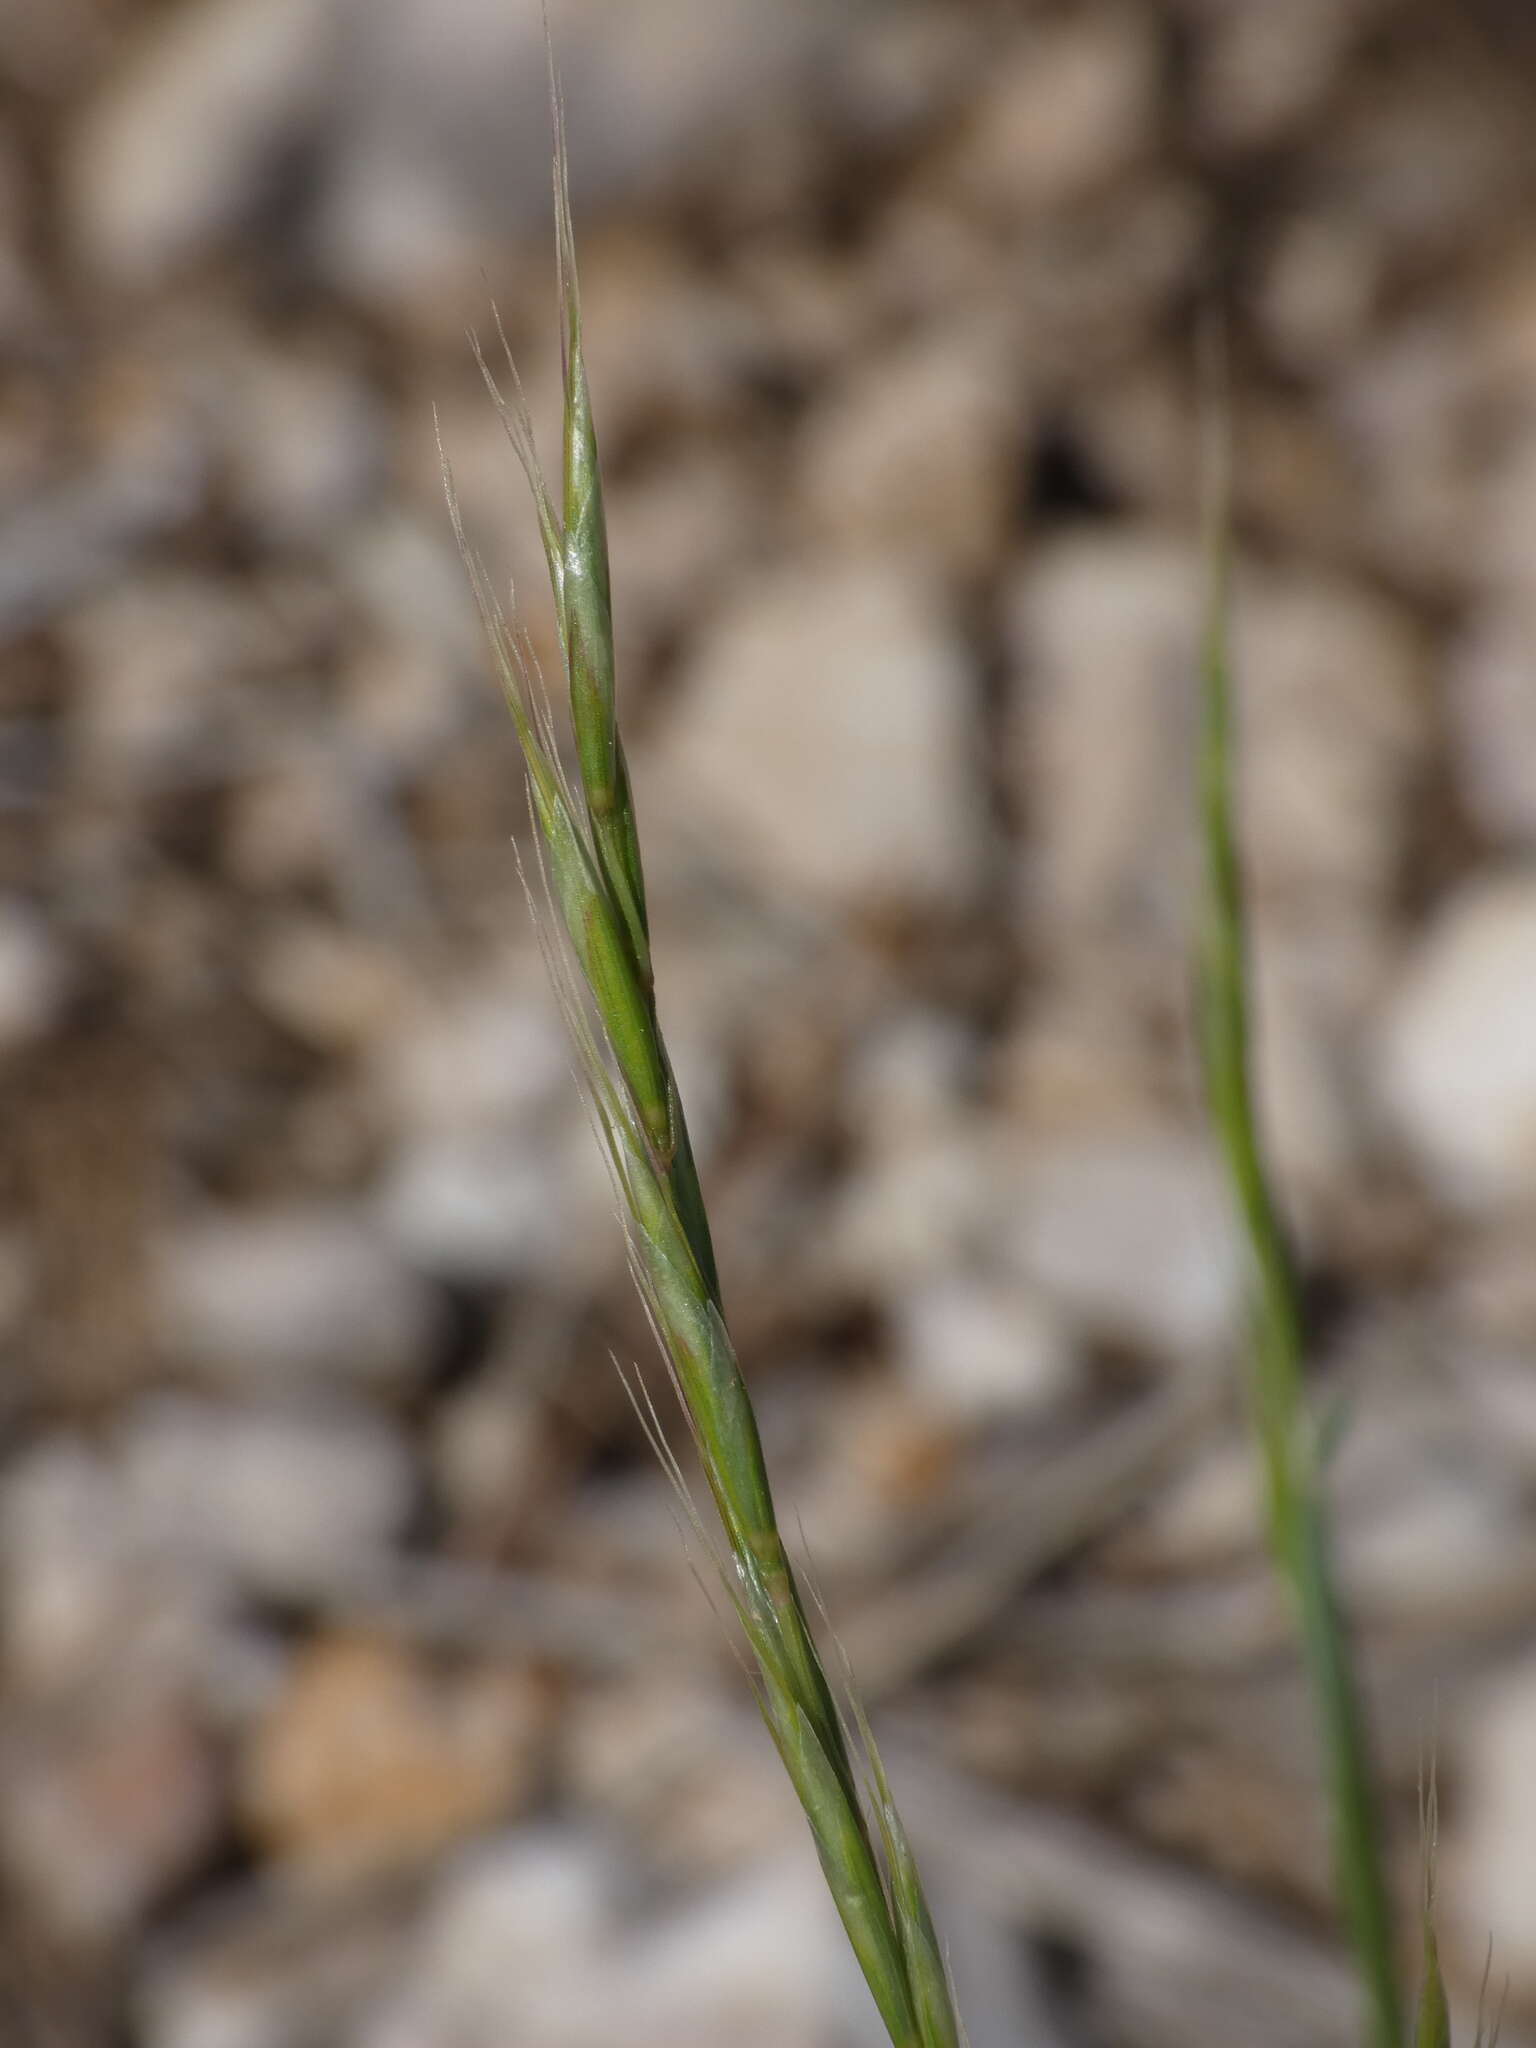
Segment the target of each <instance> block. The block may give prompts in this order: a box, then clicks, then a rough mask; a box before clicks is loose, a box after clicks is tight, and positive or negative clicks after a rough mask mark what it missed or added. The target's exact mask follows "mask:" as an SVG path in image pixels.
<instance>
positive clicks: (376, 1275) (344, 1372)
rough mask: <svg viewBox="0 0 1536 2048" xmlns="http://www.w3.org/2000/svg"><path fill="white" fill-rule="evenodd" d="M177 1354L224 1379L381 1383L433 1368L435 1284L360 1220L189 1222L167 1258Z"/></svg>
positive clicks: (307, 1211)
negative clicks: (430, 1365)
mask: <svg viewBox="0 0 1536 2048" xmlns="http://www.w3.org/2000/svg"><path fill="white" fill-rule="evenodd" d="M159 1300H160V1319H161V1329H162V1333H163V1336H164V1340H165V1343H166V1345H167V1348H168V1349H169V1350H170V1351H171V1352H172V1354H173V1355H174V1356H175V1357H176V1358H178V1359H179V1360H182V1361H184V1362H185V1363H187V1364H188V1365H191V1366H194V1367H196V1368H197V1369H198V1370H199V1371H201V1372H205V1373H209V1374H211V1375H212V1376H214V1377H215V1378H218V1377H227V1378H229V1379H232V1380H235V1381H244V1380H249V1381H254V1382H257V1383H260V1384H267V1383H270V1382H271V1381H272V1380H274V1379H278V1380H286V1381H288V1382H290V1383H292V1382H298V1381H311V1380H321V1379H329V1380H339V1381H343V1382H346V1381H352V1382H365V1383H377V1382H380V1381H384V1382H389V1381H393V1380H398V1379H401V1378H404V1377H409V1376H410V1375H412V1374H413V1373H415V1372H416V1371H418V1370H420V1369H422V1368H423V1367H425V1366H426V1364H427V1363H428V1361H429V1357H430V1344H431V1338H432V1333H433V1329H434V1325H435V1320H436V1318H435V1313H434V1304H433V1300H432V1296H431V1292H430V1290H429V1289H428V1287H427V1286H426V1283H425V1282H424V1281H423V1280H422V1279H421V1278H420V1277H419V1276H418V1275H416V1274H413V1273H412V1272H411V1271H410V1269H409V1268H408V1267H407V1266H405V1265H404V1264H403V1263H402V1262H401V1261H400V1260H399V1259H398V1258H397V1257H396V1256H395V1255H394V1253H393V1252H392V1251H391V1249H390V1246H389V1244H388V1242H387V1240H386V1239H385V1238H384V1237H383V1235H382V1234H381V1233H379V1232H378V1231H376V1230H374V1229H372V1228H371V1227H370V1226H369V1224H368V1223H367V1221H366V1219H364V1218H362V1217H360V1216H359V1215H357V1214H356V1213H355V1212H354V1211H352V1210H350V1209H348V1208H345V1207H342V1206H339V1205H337V1206H331V1205H325V1204H296V1205H294V1206H293V1207H289V1208H279V1209H272V1210H268V1211H265V1212H261V1213H254V1214H238V1213H228V1214H209V1215H204V1216H198V1217H193V1218H189V1219H188V1220H186V1221H185V1222H182V1223H180V1224H179V1225H178V1226H177V1227H176V1228H175V1229H174V1231H173V1232H172V1233H171V1235H170V1237H169V1238H168V1239H167V1241H166V1243H165V1244H164V1246H163V1248H162V1251H161V1257H160V1295H159Z"/></svg>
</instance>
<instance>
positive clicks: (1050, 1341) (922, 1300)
mask: <svg viewBox="0 0 1536 2048" xmlns="http://www.w3.org/2000/svg"><path fill="white" fill-rule="evenodd" d="M893 1315H894V1325H895V1328H894V1336H895V1362H896V1367H897V1370H898V1372H899V1373H900V1374H901V1376H902V1380H903V1382H904V1383H905V1385H906V1386H907V1387H908V1389H909V1390H910V1392H911V1393H912V1395H913V1396H914V1398H915V1399H916V1400H917V1401H919V1402H920V1403H921V1404H922V1405H923V1406H924V1407H925V1408H927V1409H929V1410H930V1411H931V1412H932V1413H933V1414H934V1415H935V1416H936V1417H940V1418H943V1419H945V1420H949V1421H953V1422H957V1423H960V1424H962V1425H963V1426H966V1427H977V1426H980V1425H981V1424H983V1423H985V1422H987V1421H1007V1420H1015V1421H1017V1420H1019V1419H1028V1418H1030V1417H1032V1416H1039V1415H1042V1414H1048V1413H1049V1412H1050V1411H1051V1410H1052V1409H1053V1408H1056V1407H1058V1406H1060V1404H1061V1403H1062V1402H1063V1401H1065V1400H1066V1399H1068V1398H1069V1397H1070V1396H1071V1395H1072V1394H1073V1393H1074V1392H1076V1391H1077V1389H1078V1387H1079V1385H1080V1382H1081V1373H1080V1370H1079V1362H1078V1359H1077V1356H1076V1354H1075V1352H1074V1348H1073V1346H1072V1344H1071V1341H1070V1339H1069V1338H1068V1336H1067V1333H1066V1331H1065V1329H1064V1328H1063V1326H1062V1320H1061V1317H1060V1316H1059V1315H1057V1314H1055V1313H1053V1312H1052V1310H1051V1309H1050V1307H1049V1306H1048V1305H1047V1303H1046V1302H1045V1301H1044V1300H1043V1299H1042V1298H1041V1296H1040V1294H1039V1292H1038V1291H1037V1290H1035V1289H1033V1288H1030V1287H1025V1286H1020V1285H1019V1284H1018V1283H1017V1282H1010V1281H1006V1280H1001V1279H995V1278H993V1277H991V1276H990V1275H984V1274H972V1273H963V1272H962V1273H954V1274H946V1275H942V1276H938V1277H936V1278H934V1279H933V1280H931V1281H930V1282H928V1283H927V1284H926V1285H923V1286H919V1287H914V1288H910V1289H908V1290H906V1291H905V1292H903V1293H902V1294H899V1295H898V1296H897V1298H896V1300H895V1302H894V1304H893Z"/></svg>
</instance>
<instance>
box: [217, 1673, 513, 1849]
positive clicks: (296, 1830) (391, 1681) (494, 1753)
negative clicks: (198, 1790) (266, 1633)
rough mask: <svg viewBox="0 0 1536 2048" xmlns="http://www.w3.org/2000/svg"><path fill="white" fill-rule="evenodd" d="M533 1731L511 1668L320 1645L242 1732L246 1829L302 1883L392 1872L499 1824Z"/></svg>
mask: <svg viewBox="0 0 1536 2048" xmlns="http://www.w3.org/2000/svg"><path fill="white" fill-rule="evenodd" d="M544 1724H545V1713H544V1700H543V1695H542V1693H541V1691H540V1688H539V1687H538V1686H537V1685H536V1684H535V1683H534V1681H533V1680H532V1678H531V1677H530V1676H529V1675H528V1674H527V1673H525V1672H523V1671H520V1670H514V1669H511V1668H504V1669H474V1670H468V1671H461V1672H458V1673H454V1674H451V1675H449V1674H434V1673H433V1672H431V1671H430V1670H429V1669H428V1668H427V1667H426V1666H425V1665H423V1664H422V1663H420V1662H419V1661H418V1660H417V1659H416V1658H414V1657H413V1656H412V1655H411V1653H410V1652H409V1651H407V1650H405V1649H403V1648H399V1647H396V1646H394V1645H390V1644H387V1643H382V1642H370V1641H366V1640H351V1639H346V1638H340V1639H336V1638H332V1639H326V1640H322V1641H321V1642H319V1643H317V1644H316V1645H314V1646H313V1647H312V1648H311V1649H310V1650H308V1651H307V1652H306V1653H305V1655H304V1656H303V1657H301V1658H300V1660H299V1662H298V1664H297V1666H296V1668H295V1669H294V1672H293V1674H292V1677H291V1680H290V1682H289V1684H288V1686H287V1688H286V1689H285V1690H284V1692H283V1693H282V1695H281V1696H280V1697H279V1698H278V1700H277V1701H276V1702H275V1704H274V1705H273V1707H272V1710H271V1712H270V1714H269V1715H268V1717H267V1719H266V1721H265V1723H264V1724H263V1725H262V1726H261V1727H260V1728H259V1729H258V1731H257V1733H256V1737H255V1741H254V1746H253V1749H252V1752H251V1754H250V1757H249V1760H248V1763H247V1767H246V1774H245V1784H244V1788H243V1804H244V1807H245V1812H246V1816H247V1820H248V1822H249V1824H250V1826H251V1828H252V1829H253V1830H254V1832H255V1833H256V1835H257V1837H258V1838H259V1839H260V1840H261V1841H262V1842H263V1843H264V1844H265V1846H266V1847H267V1848H268V1849H269V1850H270V1851H271V1852H272V1853H273V1854H275V1855H277V1856H280V1857H282V1858H283V1859H284V1860H285V1861H287V1862H289V1863H291V1864H294V1865H295V1866H297V1867H299V1868H300V1869H302V1870H303V1871H304V1872H305V1873H306V1874H307V1875H309V1876H311V1877H320V1878H326V1879H329V1880H336V1879H339V1878H348V1879H356V1878H358V1877H360V1876H374V1875H378V1874H379V1873H381V1872H385V1871H389V1870H395V1869H398V1868H400V1867H401V1866H402V1865H408V1864H411V1863H416V1862H419V1861H422V1860H424V1859H426V1858H429V1857H430V1856H432V1855H433V1854H435V1853H436V1852H438V1851H439V1850H441V1849H442V1848H443V1847H445V1846H446V1845H447V1844H448V1843H450V1842H453V1841H455V1840H457V1839H458V1838H459V1837H460V1836H462V1835H465V1834H469V1833H471V1832H472V1831H474V1830H475V1829H477V1828H481V1827H484V1826H485V1825H486V1823H487V1822H488V1821H491V1820H493V1819H495V1818H497V1817H498V1816H501V1815H505V1814H507V1813H509V1812H510V1811H511V1810H512V1809H513V1808H514V1807H515V1806H516V1805H517V1803H518V1802H519V1800H520V1799H521V1798H523V1797H524V1796H525V1795H526V1793H527V1791H528V1789H529V1786H530V1778H531V1771H532V1767H533V1756H534V1748H535V1745H536V1743H537V1740H538V1738H539V1737H540V1735H541V1734H542V1732H543V1728H544Z"/></svg>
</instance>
